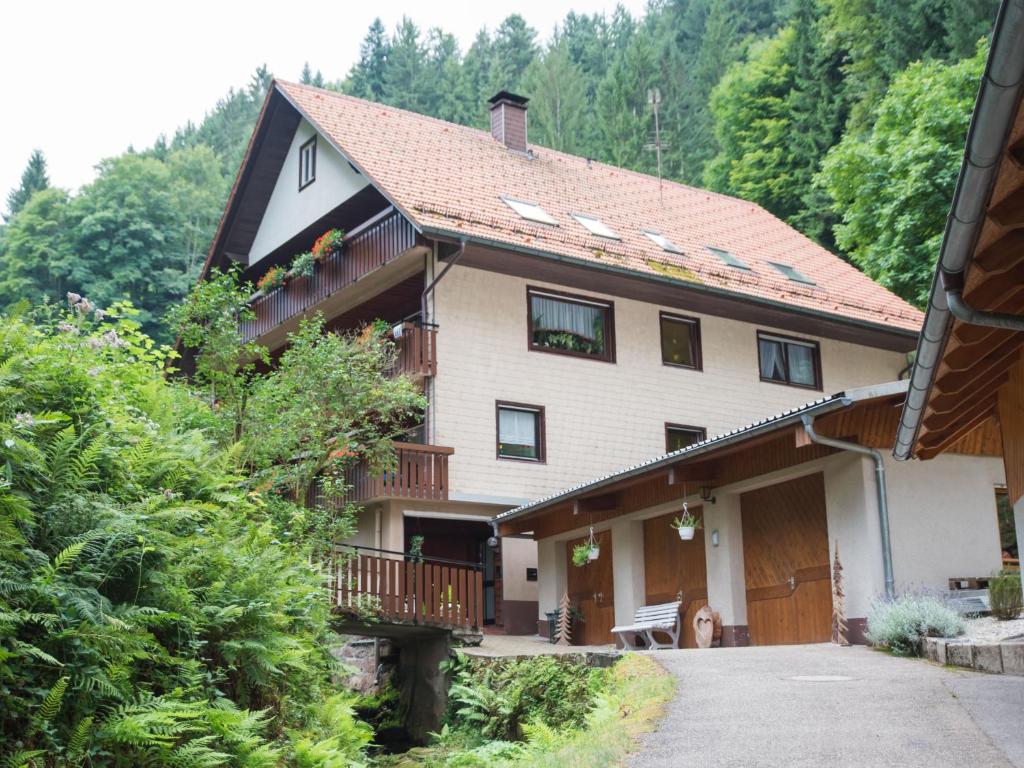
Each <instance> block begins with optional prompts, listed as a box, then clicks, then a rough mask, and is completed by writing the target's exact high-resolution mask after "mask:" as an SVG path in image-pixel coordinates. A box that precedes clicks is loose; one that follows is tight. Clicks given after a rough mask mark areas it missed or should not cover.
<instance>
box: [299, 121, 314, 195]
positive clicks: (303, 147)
mask: <svg viewBox="0 0 1024 768" xmlns="http://www.w3.org/2000/svg"><path fill="white" fill-rule="evenodd" d="M310 144H312V145H313V167H312V169H311V173H310V177H309V181H307V182H306V183H305V184H303V183H302V155H303V154H304V153H305V151H306V147H308V146H309V145H310ZM316 154H317V153H316V134H315V133H314V134H313V136H312V137H310V138H309V139H308V140H306V141H304V142H303V143H302V144H300V145H299V192H301V191H302V190H304V189H305V188H306V187H308V186H309V185H310V184H312V183H313V182H314V181H316Z"/></svg>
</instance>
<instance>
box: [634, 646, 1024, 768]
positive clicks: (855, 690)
mask: <svg viewBox="0 0 1024 768" xmlns="http://www.w3.org/2000/svg"><path fill="white" fill-rule="evenodd" d="M653 656H654V658H655V659H656V660H657V661H658V662H659V663H661V664H662V665H663V666H664V667H665V668H666V669H667V670H669V671H670V672H672V673H673V674H675V675H677V676H678V677H679V690H678V693H677V696H676V699H675V701H673V702H672V704H670V705H669V710H668V713H667V714H666V717H665V719H664V720H663V721H662V723H661V725H660V726H659V728H658V730H657V731H656V732H655V733H652V734H648V735H646V736H644V737H643V740H642V747H641V748H640V749H639V751H638V752H636V753H634V755H632V757H631V760H630V762H629V763H628V765H629V766H631V768H682V767H683V766H714V767H715V768H727V767H730V766H736V767H737V768H738V767H739V766H743V768H754V767H762V766H764V767H767V766H780V767H781V766H786V767H787V768H804V767H806V768H812V767H813V768H824V767H825V766H827V767H828V768H839V767H840V766H850V768H864V766H872V768H874V767H875V766H900V767H901V768H904V767H906V768H913V767H915V766H921V768H944V767H945V766H950V767H951V768H952V767H953V766H957V767H958V768H959V767H961V766H984V767H985V768H1024V678H1019V677H1007V676H1002V675H983V674H979V673H975V672H969V671H966V670H964V671H960V670H950V669H946V668H943V667H939V666H937V665H935V664H930V663H928V662H925V661H921V660H918V659H900V658H894V657H891V656H889V655H887V654H883V653H880V652H877V651H872V650H869V649H867V648H864V647H853V648H839V647H837V646H833V645H804V646H775V647H763V648H716V649H711V650H703V651H701V650H680V651H656V652H654V653H653Z"/></svg>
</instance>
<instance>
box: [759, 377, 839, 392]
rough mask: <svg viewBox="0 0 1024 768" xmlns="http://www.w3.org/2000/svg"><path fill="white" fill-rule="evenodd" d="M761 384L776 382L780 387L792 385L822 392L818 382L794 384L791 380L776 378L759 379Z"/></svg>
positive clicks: (796, 387) (822, 389)
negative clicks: (778, 379)
mask: <svg viewBox="0 0 1024 768" xmlns="http://www.w3.org/2000/svg"><path fill="white" fill-rule="evenodd" d="M761 383H762V384H777V385H778V386H780V387H793V388H795V389H806V390H808V391H810V392H824V391H825V390H824V388H823V387H822V386H821V385H820V384H796V383H795V382H792V381H777V380H776V379H764V378H762V379H761Z"/></svg>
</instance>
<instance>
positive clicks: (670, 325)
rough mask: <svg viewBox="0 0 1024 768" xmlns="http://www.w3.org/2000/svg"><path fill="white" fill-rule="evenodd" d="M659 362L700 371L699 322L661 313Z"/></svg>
mask: <svg viewBox="0 0 1024 768" xmlns="http://www.w3.org/2000/svg"><path fill="white" fill-rule="evenodd" d="M661 362H662V363H664V364H665V365H674V366H677V367H679V368H693V369H694V370H698V371H699V370H700V369H701V356H700V321H699V320H697V319H696V318H693V317H683V316H682V315H672V314H669V313H668V312H662V313H661Z"/></svg>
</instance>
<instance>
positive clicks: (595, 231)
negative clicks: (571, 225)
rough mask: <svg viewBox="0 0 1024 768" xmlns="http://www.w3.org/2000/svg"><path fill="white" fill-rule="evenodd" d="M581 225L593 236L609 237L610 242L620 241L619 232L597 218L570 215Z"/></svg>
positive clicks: (580, 214)
mask: <svg viewBox="0 0 1024 768" xmlns="http://www.w3.org/2000/svg"><path fill="white" fill-rule="evenodd" d="M569 215H570V216H572V217H573V218H574V219H576V221H577V222H578V223H579V224H582V225H583V226H584V227H586V228H587V230H588V231H589V232H590V234H592V235H597V236H598V237H607V238H608V239H609V240H620V239H621V238H620V237H619V234H618V232H616V231H615V230H614V229H612V228H611V227H609V226H608V225H607V224H605V223H604V222H603V221H601V220H600V219H599V218H597V217H596V216H587V215H586V214H584V213H570V214H569Z"/></svg>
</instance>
